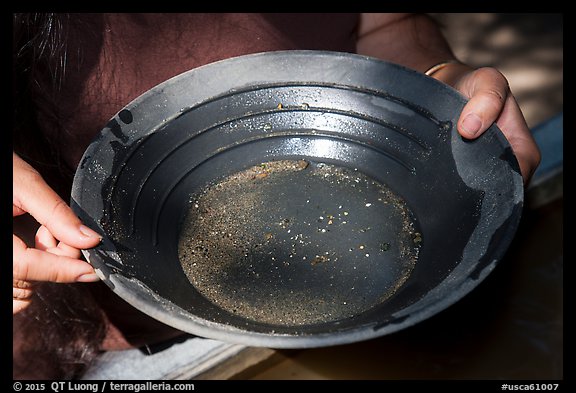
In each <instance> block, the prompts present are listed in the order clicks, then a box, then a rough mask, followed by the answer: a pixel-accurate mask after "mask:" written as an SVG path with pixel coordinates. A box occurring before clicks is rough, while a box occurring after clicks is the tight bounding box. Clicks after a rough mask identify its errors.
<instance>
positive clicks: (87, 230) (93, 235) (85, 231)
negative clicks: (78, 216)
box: [80, 225, 102, 240]
mask: <svg viewBox="0 0 576 393" xmlns="http://www.w3.org/2000/svg"><path fill="white" fill-rule="evenodd" d="M80 232H82V234H83V235H84V236H86V237H89V238H91V239H100V240H102V236H100V235H99V234H97V233H96V232H94V231H93V230H92V229H90V228H88V227H87V226H86V225H80Z"/></svg>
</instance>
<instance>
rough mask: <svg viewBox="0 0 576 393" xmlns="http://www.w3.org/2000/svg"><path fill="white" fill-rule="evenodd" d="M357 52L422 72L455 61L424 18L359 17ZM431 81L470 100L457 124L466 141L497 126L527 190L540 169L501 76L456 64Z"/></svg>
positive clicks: (434, 26)
mask: <svg viewBox="0 0 576 393" xmlns="http://www.w3.org/2000/svg"><path fill="white" fill-rule="evenodd" d="M356 49H357V52H358V53H359V54H363V55H368V56H373V57H377V58H380V59H383V60H387V61H391V62H394V63H397V64H401V65H404V66H406V67H409V68H412V69H415V70H417V71H421V72H425V71H426V70H428V69H429V68H430V67H432V66H434V65H435V64H438V63H441V62H445V61H449V60H454V61H455V60H456V58H455V56H454V54H453V53H452V50H451V49H450V47H449V45H448V43H447V41H446V40H445V38H444V36H443V35H442V32H441V31H440V29H439V28H438V26H437V24H436V23H435V21H434V20H433V19H432V18H430V17H429V16H428V15H426V14H362V15H361V19H360V24H359V27H358V41H357V47H356ZM432 76H433V77H434V78H436V79H438V80H440V81H442V82H444V83H447V84H448V85H450V86H452V87H454V88H456V89H457V90H459V91H460V92H461V93H462V94H463V95H464V96H465V97H467V98H469V101H468V103H467V104H466V106H465V107H464V109H463V110H462V113H461V115H460V117H459V120H458V123H457V129H458V132H459V133H460V134H461V135H462V136H463V137H464V138H469V139H473V138H476V137H478V136H480V135H481V134H482V133H483V132H484V131H486V129H488V128H489V127H490V125H492V124H493V123H496V125H498V127H499V128H500V129H501V130H502V132H503V133H504V135H505V136H506V138H507V139H508V142H509V143H510V145H511V147H512V150H513V151H514V153H515V155H516V157H517V159H518V162H519V164H520V171H521V172H522V176H523V179H524V184H525V185H527V184H528V182H529V181H530V178H531V177H532V174H533V173H534V171H535V170H536V168H537V166H538V164H539V163H540V151H539V149H538V147H537V145H536V143H535V141H534V138H533V137H532V134H531V132H530V130H529V128H528V126H527V124H526V121H525V119H524V116H523V115H522V112H521V110H520V107H519V106H518V103H517V102H516V99H515V98H514V96H513V95H512V93H511V91H510V88H509V86H508V81H507V80H506V78H505V77H504V76H503V75H502V73H500V72H499V71H498V70H496V69H495V68H491V67H483V68H479V69H474V68H472V67H470V66H468V65H466V64H462V63H459V62H457V61H456V62H454V63H451V64H449V65H447V66H446V67H444V68H442V69H440V70H438V71H437V72H435V73H434V74H433V75H432Z"/></svg>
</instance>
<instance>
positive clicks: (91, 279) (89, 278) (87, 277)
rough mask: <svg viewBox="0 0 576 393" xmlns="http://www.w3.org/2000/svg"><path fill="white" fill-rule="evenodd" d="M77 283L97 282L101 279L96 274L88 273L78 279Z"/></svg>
mask: <svg viewBox="0 0 576 393" xmlns="http://www.w3.org/2000/svg"><path fill="white" fill-rule="evenodd" d="M76 281H77V282H96V281H100V277H98V275H97V274H96V273H86V274H83V275H81V276H80V277H78V278H77V279H76Z"/></svg>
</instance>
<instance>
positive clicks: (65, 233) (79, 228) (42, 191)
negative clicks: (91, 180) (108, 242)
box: [12, 153, 101, 249]
mask: <svg viewBox="0 0 576 393" xmlns="http://www.w3.org/2000/svg"><path fill="white" fill-rule="evenodd" d="M12 156H13V186H14V188H13V194H12V201H13V211H14V212H18V213H20V212H27V213H29V214H30V215H32V216H33V217H34V218H35V219H36V221H38V222H39V223H40V224H42V225H44V226H45V227H46V228H47V229H48V230H49V231H50V233H51V234H52V235H53V236H54V237H55V238H57V239H58V240H60V241H61V242H63V243H65V244H67V245H69V246H72V247H76V248H79V249H86V248H91V247H94V246H96V245H97V244H98V243H99V242H100V240H101V237H100V235H98V234H97V233H96V232H94V231H93V230H92V229H90V228H88V227H86V226H85V225H83V224H82V222H81V221H80V219H79V218H78V217H77V216H76V215H75V214H74V212H73V211H72V209H71V208H70V207H69V206H68V205H67V204H66V203H65V202H64V201H63V200H62V198H60V196H58V194H57V193H56V192H55V191H54V190H52V188H50V186H48V184H46V182H45V181H44V179H43V178H42V176H40V174H39V173H38V172H37V171H36V170H35V169H34V168H32V167H31V166H30V165H29V164H28V163H26V162H25V161H24V160H22V159H21V158H20V157H19V156H18V155H17V154H15V153H13V154H12Z"/></svg>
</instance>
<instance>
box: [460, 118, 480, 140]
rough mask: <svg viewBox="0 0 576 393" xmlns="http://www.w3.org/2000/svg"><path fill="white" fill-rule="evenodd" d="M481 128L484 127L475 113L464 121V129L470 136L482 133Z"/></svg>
mask: <svg viewBox="0 0 576 393" xmlns="http://www.w3.org/2000/svg"><path fill="white" fill-rule="evenodd" d="M480 127H482V120H481V119H480V117H479V116H478V115H477V114H475V113H470V114H469V115H468V116H466V117H465V118H464V120H463V121H462V129H463V130H464V131H465V132H466V133H467V134H470V136H474V135H476V134H477V133H478V131H480Z"/></svg>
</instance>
